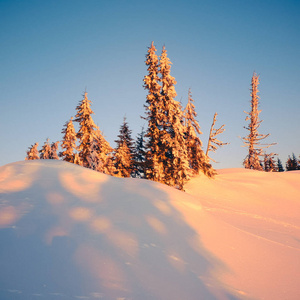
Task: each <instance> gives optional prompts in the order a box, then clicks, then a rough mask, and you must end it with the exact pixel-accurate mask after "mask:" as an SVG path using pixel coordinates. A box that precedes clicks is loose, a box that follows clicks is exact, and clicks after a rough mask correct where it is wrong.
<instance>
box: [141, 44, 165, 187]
mask: <svg viewBox="0 0 300 300" xmlns="http://www.w3.org/2000/svg"><path fill="white" fill-rule="evenodd" d="M145 63H146V65H147V66H148V69H147V70H148V75H146V76H145V77H144V88H145V89H146V90H148V95H147V100H146V105H145V109H146V117H145V119H146V120H147V121H148V128H147V131H146V135H145V137H146V139H147V142H146V149H147V151H146V163H145V170H146V178H147V179H150V180H154V181H158V182H163V178H164V166H163V162H162V160H161V153H160V149H161V132H160V118H161V111H162V109H161V94H160V91H161V86H160V84H159V82H160V78H159V70H158V57H157V55H156V48H155V46H154V43H153V42H152V43H151V46H150V47H149V49H148V53H147V55H146V61H145Z"/></svg>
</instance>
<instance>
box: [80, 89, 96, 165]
mask: <svg viewBox="0 0 300 300" xmlns="http://www.w3.org/2000/svg"><path fill="white" fill-rule="evenodd" d="M91 103H92V102H91V101H90V100H89V99H88V97H87V92H85V93H84V97H83V99H82V100H81V101H80V102H79V104H78V106H77V107H76V110H77V114H76V116H75V117H76V119H75V121H76V122H78V123H79V131H78V132H77V138H78V139H79V146H78V151H79V158H80V160H81V162H82V165H83V166H84V167H88V166H89V161H88V157H89V155H90V154H91V151H92V150H91V147H92V144H93V142H94V140H95V139H96V138H97V133H96V132H97V130H98V128H97V126H96V125H95V123H94V121H93V119H92V114H93V113H94V112H93V111H92V109H91Z"/></svg>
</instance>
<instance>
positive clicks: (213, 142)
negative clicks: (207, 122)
mask: <svg viewBox="0 0 300 300" xmlns="http://www.w3.org/2000/svg"><path fill="white" fill-rule="evenodd" d="M217 115H218V114H217V113H215V114H214V118H213V122H212V125H211V127H210V133H209V138H208V143H207V149H206V156H207V157H208V153H209V151H213V152H216V150H217V149H218V147H222V146H225V145H228V144H229V143H223V142H222V141H219V140H218V139H217V138H216V136H217V135H219V134H221V133H223V132H224V131H225V128H224V127H225V125H222V126H221V127H220V128H218V129H215V128H214V126H215V124H216V121H217ZM209 159H211V158H209ZM211 160H213V159H211ZM213 161H214V160H213Z"/></svg>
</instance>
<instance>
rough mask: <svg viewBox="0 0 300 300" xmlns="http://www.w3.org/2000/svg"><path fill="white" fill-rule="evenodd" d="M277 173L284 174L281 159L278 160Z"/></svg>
mask: <svg viewBox="0 0 300 300" xmlns="http://www.w3.org/2000/svg"><path fill="white" fill-rule="evenodd" d="M277 171H278V172H284V168H283V165H282V162H281V160H280V159H279V157H278V158H277Z"/></svg>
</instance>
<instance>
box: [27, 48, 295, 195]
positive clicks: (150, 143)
mask: <svg viewBox="0 0 300 300" xmlns="http://www.w3.org/2000/svg"><path fill="white" fill-rule="evenodd" d="M156 51H157V50H156V48H155V46H154V44H153V42H152V44H151V46H150V47H149V48H148V52H147V55H146V61H145V63H146V66H147V71H148V73H147V75H146V76H145V77H144V88H145V89H146V90H147V98H146V103H145V105H144V107H145V116H144V117H143V119H145V120H146V121H147V128H146V129H145V130H144V128H142V131H141V133H140V134H139V135H138V136H137V138H136V140H134V139H133V138H132V136H131V134H132V131H131V130H130V129H129V126H128V123H127V121H126V118H124V120H123V123H122V125H121V127H120V131H119V135H118V137H117V139H116V140H115V142H116V148H115V149H113V148H112V147H111V146H110V145H109V143H108V142H107V141H106V139H105V138H104V136H103V134H102V132H101V131H100V129H99V128H98V126H96V125H95V123H94V121H93V118H92V114H93V113H94V112H93V111H92V109H91V101H90V100H89V99H88V97H87V92H85V93H84V96H83V99H82V100H81V101H80V102H79V104H78V106H77V107H76V111H77V113H76V115H75V118H74V120H73V117H72V118H71V119H70V120H69V121H67V122H66V124H65V125H64V128H63V130H62V134H63V139H62V141H61V149H62V151H61V152H59V153H57V151H58V146H59V142H55V143H52V144H50V142H49V140H47V141H46V142H45V144H44V145H43V147H42V149H41V150H38V143H36V144H34V145H32V146H31V147H30V148H29V150H28V151H27V157H26V159H27V160H33V159H59V157H60V158H61V159H62V160H64V161H67V162H70V163H74V164H77V165H80V166H83V167H86V168H90V169H93V170H96V171H99V172H103V173H105V174H109V175H113V176H117V177H136V178H146V179H150V180H153V181H157V182H161V183H165V184H167V185H170V186H174V187H176V188H178V189H181V190H182V189H183V187H184V184H185V183H186V182H187V181H188V180H189V178H190V177H191V176H193V175H197V174H199V173H204V174H205V175H206V176H208V177H213V176H214V175H215V174H216V171H215V170H214V169H213V167H212V165H211V164H210V161H211V160H212V159H211V158H210V157H209V152H210V151H212V152H214V151H215V150H216V149H217V148H218V147H220V146H223V145H226V144H227V143H223V142H222V141H220V140H218V139H217V136H218V135H219V134H221V133H223V132H224V130H225V129H224V125H222V126H221V127H220V128H215V123H216V120H217V119H216V118H217V113H215V115H214V117H213V122H212V125H211V129H210V134H209V140H208V143H207V148H206V152H204V150H203V144H202V141H201V140H200V138H199V135H200V134H202V132H201V130H200V126H199V123H198V122H197V120H196V117H197V113H196V111H195V105H194V100H193V99H192V94H191V91H190V90H189V92H188V103H187V105H186V107H185V108H184V109H183V107H182V105H181V103H180V102H178V101H176V100H175V97H176V96H177V94H176V91H175V84H176V80H175V78H174V77H172V76H171V61H170V60H169V58H168V56H167V51H166V49H165V47H163V49H162V52H161V55H160V56H158V55H157V54H156ZM258 84H259V76H258V75H256V74H255V73H254V74H253V76H252V82H251V110H250V112H245V113H247V117H246V121H249V124H248V126H247V127H244V128H245V129H247V130H248V131H249V133H248V135H247V136H246V137H244V138H243V141H244V145H245V146H246V147H247V148H248V154H247V156H246V158H245V159H244V162H243V164H244V166H245V168H248V169H254V170H262V171H267V172H271V171H279V172H281V171H284V168H283V166H282V163H281V161H280V159H279V158H277V161H275V156H276V154H274V153H266V151H265V150H264V149H266V148H269V147H270V146H271V145H274V143H272V144H261V141H262V140H264V139H265V138H267V137H268V136H269V134H260V133H258V128H259V126H260V124H261V122H262V120H260V118H259V114H260V112H261V110H259V109H258V106H259V96H258V92H259V91H258ZM73 121H74V122H77V123H78V127H79V129H78V131H77V132H76V131H75V128H74V123H73ZM297 169H300V163H299V160H297V159H296V157H295V155H294V154H293V156H292V158H291V157H289V159H288V161H287V162H286V170H297Z"/></svg>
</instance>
